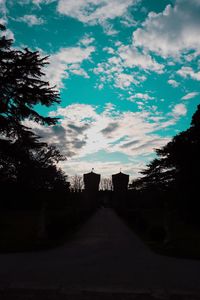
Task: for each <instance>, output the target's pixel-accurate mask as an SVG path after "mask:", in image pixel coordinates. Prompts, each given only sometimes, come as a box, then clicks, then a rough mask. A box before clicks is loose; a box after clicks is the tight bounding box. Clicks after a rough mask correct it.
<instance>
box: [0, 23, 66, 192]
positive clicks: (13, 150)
mask: <svg viewBox="0 0 200 300" xmlns="http://www.w3.org/2000/svg"><path fill="white" fill-rule="evenodd" d="M4 30H5V27H4V26H2V25H0V32H1V33H2V34H1V36H0V70H1V72H0V97H1V99H0V185H1V188H4V189H7V192H8V187H9V185H10V184H12V185H13V186H15V188H17V189H18V190H21V189H22V190H25V189H26V190H28V189H29V190H34V191H38V190H53V189H55V188H57V189H58V187H59V188H60V189H61V186H62V187H64V186H65V187H66V176H65V175H64V173H63V172H62V171H61V170H59V169H57V167H56V163H57V162H59V161H60V160H64V159H65V157H64V156H62V155H61V154H60V152H59V151H58V150H57V149H56V148H55V147H53V146H49V145H47V144H46V143H43V142H41V141H40V140H39V137H38V136H36V135H35V134H34V133H33V132H32V131H31V130H30V128H28V127H26V126H24V124H23V121H25V120H32V121H35V122H37V123H40V124H43V125H54V124H56V122H57V119H56V118H51V117H44V116H42V115H41V114H39V113H38V112H37V111H36V110H35V109H34V107H35V105H37V104H40V105H45V106H50V105H52V104H55V103H60V98H59V94H58V92H57V91H56V90H55V89H54V87H50V86H49V83H48V82H47V81H44V80H43V79H41V78H42V77H43V76H44V73H43V72H42V69H43V67H44V66H45V65H46V64H47V57H41V56H40V54H39V52H38V51H35V52H33V51H30V50H29V49H27V48H26V49H24V50H18V49H15V48H13V47H12V43H13V41H12V40H10V39H7V38H6V37H5V35H4V34H3V33H4ZM13 186H12V188H13Z"/></svg>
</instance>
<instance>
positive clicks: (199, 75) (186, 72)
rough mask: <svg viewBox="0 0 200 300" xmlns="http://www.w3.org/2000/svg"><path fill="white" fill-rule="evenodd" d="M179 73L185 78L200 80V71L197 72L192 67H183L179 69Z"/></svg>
mask: <svg viewBox="0 0 200 300" xmlns="http://www.w3.org/2000/svg"><path fill="white" fill-rule="evenodd" d="M177 74H178V75H180V76H182V77H183V78H192V79H194V80H198V81H200V71H199V72H195V71H194V70H193V69H192V68H191V67H182V68H181V69H180V70H178V71H177Z"/></svg>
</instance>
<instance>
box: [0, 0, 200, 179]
mask: <svg viewBox="0 0 200 300" xmlns="http://www.w3.org/2000/svg"><path fill="white" fill-rule="evenodd" d="M0 11H1V22H2V23H4V24H5V25H6V26H7V28H8V30H7V35H8V36H9V37H12V38H13V39H14V46H15V47H29V48H30V49H32V50H39V51H41V53H42V55H49V56H50V57H49V65H48V66H47V67H46V69H45V70H44V71H45V73H46V76H45V78H46V79H47V80H49V82H50V84H51V85H56V86H57V88H58V89H59V90H60V94H61V104H60V105H58V106H52V107H50V108H46V107H41V106H38V107H37V110H38V111H39V112H41V113H43V114H45V115H50V116H58V117H60V121H59V124H58V125H57V126H55V127H49V128H46V127H43V126H41V125H38V124H33V123H32V122H31V121H26V123H27V124H28V125H29V126H31V127H32V128H33V129H34V130H35V132H36V133H37V134H39V135H40V136H42V137H43V138H44V139H45V140H46V141H48V142H49V143H53V144H55V145H57V147H58V148H59V149H60V150H61V151H62V152H63V153H64V154H66V155H67V158H68V159H67V161H65V162H62V164H61V167H62V168H63V169H64V170H65V172H66V173H67V174H68V175H74V174H79V175H81V174H82V173H83V172H88V171H90V170H91V169H92V168H94V169H95V171H96V172H97V173H101V174H102V175H103V176H110V175H111V174H112V173H116V172H118V171H119V170H120V169H121V170H122V171H123V172H125V173H128V174H130V175H131V177H132V178H133V177H137V176H139V173H138V172H139V171H140V170H141V169H143V168H144V167H145V165H146V164H147V163H148V162H149V161H150V160H151V159H152V158H153V157H155V149H156V148H160V147H162V146H163V145H165V144H166V143H167V142H168V141H169V140H170V138H171V137H172V136H174V135H175V134H177V133H178V132H180V131H182V130H184V129H186V128H188V127H189V125H190V121H191V116H192V114H193V113H194V111H195V110H196V107H197V105H198V104H199V102H200V94H199V93H200V91H199V83H200V56H199V55H200V39H199V36H200V0H159V1H157V0H123V1H122V0H76V1H70V0H17V1H13V0H0Z"/></svg>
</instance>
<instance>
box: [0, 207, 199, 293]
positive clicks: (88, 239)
mask: <svg viewBox="0 0 200 300" xmlns="http://www.w3.org/2000/svg"><path fill="white" fill-rule="evenodd" d="M0 289H1V292H2V291H3V290H9V291H11V290H12V291H14V290H15V291H17V290H19V289H20V290H21V291H26V290H29V291H30V290H32V291H36V290H43V291H51V295H54V293H57V292H58V291H60V292H62V291H65V293H70V294H73V295H74V297H75V294H76V293H82V294H81V295H82V296H81V297H79V298H76V297H75V298H73V297H72V298H66V299H91V298H92V299H100V298H98V297H97V296H95V295H96V294H95V295H93V297H89V296H88V297H89V298H87V295H88V294H87V293H97V294H98V295H100V294H101V299H111V298H109V297H107V298H105V297H104V298H103V297H102V293H105V294H106V295H107V296H108V295H112V296H113V293H114V294H115V297H114V296H113V297H114V298H112V299H133V298H125V297H122V298H118V296H119V295H121V294H120V293H123V295H125V294H126V295H127V297H129V296H130V295H133V294H134V293H136V294H137V295H138V297H139V295H140V296H141V295H143V294H145V295H147V294H148V295H154V294H155V295H156V293H157V294H158V295H159V293H160V295H162V294H163V293H165V296H166V295H168V294H169V293H172V294H176V293H177V294H185V293H192V294H191V295H193V294H194V293H196V295H197V294H198V295H199V296H200V261H195V260H186V259H176V258H171V257H164V256H160V255H157V254H155V253H153V252H152V251H150V250H149V248H148V247H147V246H146V245H144V244H143V242H141V241H140V240H139V239H138V237H137V236H136V235H135V234H134V233H133V232H132V231H131V230H130V229H129V228H128V227H127V226H126V225H125V224H124V223H123V221H122V220H121V219H120V218H119V217H118V216H117V215H116V214H115V212H114V211H113V210H111V209H110V208H101V209H99V210H98V211H97V212H96V213H95V214H94V215H93V216H92V217H91V218H90V219H89V220H88V221H87V222H86V223H85V224H84V225H83V227H82V228H81V229H80V231H79V232H77V233H76V234H75V236H74V238H73V239H71V240H70V241H68V242H67V243H66V244H65V245H63V246H59V247H57V248H54V249H50V250H45V251H38V252H25V253H15V254H14V253H11V254H0ZM129 293H130V294H129ZM0 295H1V294H0ZM134 295H135V294H134ZM52 297H53V296H52ZM77 297H78V296H77ZM84 297H86V298H84ZM95 297H96V298H95ZM130 297H131V296H130ZM149 297H150V296H149ZM152 297H153V296H152ZM155 297H156V298H155V299H168V298H163V297H161V298H159V296H158V297H157V296H155ZM177 297H178V296H177ZM189 298H190V299H193V298H192V296H190V297H189ZM1 299H4V298H3V297H2V298H1ZM5 299H8V298H5ZM9 299H10V298H9ZM17 299H18V298H17ZM20 299H25V298H20ZM28 299H29V298H28ZM31 299H32V298H31ZM37 299H40V298H37ZM41 299H46V298H41ZM47 299H60V298H59V297H58V296H57V297H56V296H55V298H47ZM62 299H65V298H62ZM134 299H150V298H140V297H139V298H137V297H136V298H134ZM151 299H154V298H151ZM170 299H171V298H170ZM173 299H179V298H173ZM180 299H183V298H180ZM184 299H186V298H184ZM195 299H197V298H195Z"/></svg>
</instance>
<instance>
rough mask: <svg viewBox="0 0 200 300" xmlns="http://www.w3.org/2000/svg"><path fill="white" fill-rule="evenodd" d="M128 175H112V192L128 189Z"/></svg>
mask: <svg viewBox="0 0 200 300" xmlns="http://www.w3.org/2000/svg"><path fill="white" fill-rule="evenodd" d="M128 182H129V175H127V174H124V173H122V172H121V171H120V172H119V173H117V174H113V175H112V184H113V190H114V192H126V191H127V190H128Z"/></svg>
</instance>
